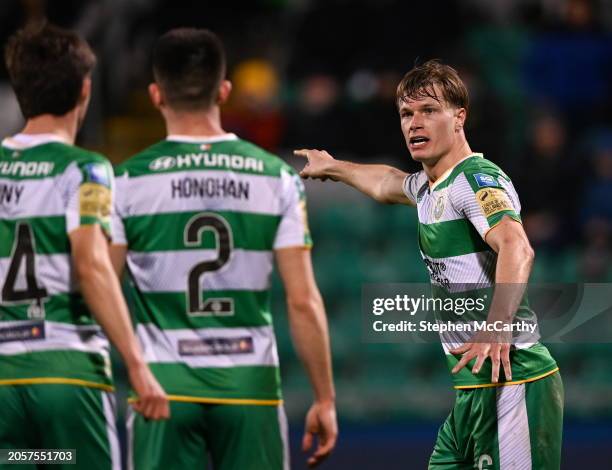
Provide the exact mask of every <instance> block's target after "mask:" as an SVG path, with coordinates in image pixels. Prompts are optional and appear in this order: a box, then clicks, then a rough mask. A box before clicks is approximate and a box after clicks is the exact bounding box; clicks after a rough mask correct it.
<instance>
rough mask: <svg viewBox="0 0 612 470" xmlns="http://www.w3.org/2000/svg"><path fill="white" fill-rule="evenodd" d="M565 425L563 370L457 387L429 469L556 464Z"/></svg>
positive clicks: (517, 469) (534, 468) (554, 467)
mask: <svg viewBox="0 0 612 470" xmlns="http://www.w3.org/2000/svg"><path fill="white" fill-rule="evenodd" d="M562 430H563V383H562V381H561V375H560V374H559V372H555V373H554V374H552V375H549V376H548V377H545V378H543V379H539V380H536V381H534V382H527V383H523V384H520V385H508V386H505V387H491V388H476V389H465V390H458V391H457V396H456V401H455V405H454V407H453V410H452V411H451V413H450V415H449V416H448V418H447V419H446V421H445V422H444V424H443V425H442V427H441V428H440V431H439V432H438V438H437V440H436V445H435V447H434V451H433V454H432V455H431V458H430V460H429V470H468V469H469V470H474V469H477V470H508V469H512V470H558V469H559V468H560V466H561V436H562Z"/></svg>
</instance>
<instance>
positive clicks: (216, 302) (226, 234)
mask: <svg viewBox="0 0 612 470" xmlns="http://www.w3.org/2000/svg"><path fill="white" fill-rule="evenodd" d="M205 230H210V231H211V232H213V234H214V235H215V240H216V245H217V253H218V256H217V259H214V260H211V261H202V262H201V263H198V264H196V265H194V266H193V267H192V268H191V270H190V271H189V275H188V278H187V313H188V314H189V315H202V316H204V315H206V316H208V315H216V316H227V315H233V314H234V299H232V298H211V299H206V300H205V301H202V297H201V294H200V278H201V277H202V276H203V275H204V274H205V273H207V272H213V271H218V270H219V269H221V268H222V267H223V266H225V264H227V262H228V261H229V259H230V256H231V253H232V250H233V249H234V240H233V235H232V228H231V227H230V225H229V224H228V223H227V221H226V220H225V219H224V218H223V217H221V216H220V215H217V214H213V213H206V212H205V213H202V214H198V215H196V216H194V217H192V218H191V219H190V220H189V222H187V225H186V226H185V245H186V246H198V245H200V244H201V243H202V232H203V231H205Z"/></svg>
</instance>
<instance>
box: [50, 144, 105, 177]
mask: <svg viewBox="0 0 612 470" xmlns="http://www.w3.org/2000/svg"><path fill="white" fill-rule="evenodd" d="M58 152H60V153H61V154H62V159H61V160H59V159H56V161H58V160H59V161H63V163H64V165H65V168H66V172H67V173H66V174H67V175H68V173H69V174H70V175H71V176H70V177H72V175H74V173H75V172H76V174H78V173H80V174H81V176H82V179H83V180H85V181H88V182H92V183H98V184H102V185H104V186H109V187H110V185H111V180H112V166H111V163H110V161H109V160H108V158H106V157H105V156H104V155H102V154H101V153H98V152H94V151H91V150H87V149H84V148H82V147H77V146H75V145H61V147H60V148H59V149H58Z"/></svg>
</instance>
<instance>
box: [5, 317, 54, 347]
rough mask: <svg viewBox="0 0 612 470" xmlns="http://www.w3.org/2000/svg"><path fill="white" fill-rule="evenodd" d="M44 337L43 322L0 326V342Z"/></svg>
mask: <svg viewBox="0 0 612 470" xmlns="http://www.w3.org/2000/svg"><path fill="white" fill-rule="evenodd" d="M36 339H45V323H44V322H36V323H28V324H25V325H14V326H7V327H3V328H0V343H6V342H9V341H26V340H36Z"/></svg>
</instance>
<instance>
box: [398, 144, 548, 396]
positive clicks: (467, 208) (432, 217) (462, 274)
mask: <svg viewBox="0 0 612 470" xmlns="http://www.w3.org/2000/svg"><path fill="white" fill-rule="evenodd" d="M404 192H405V194H406V196H407V197H408V198H409V199H410V200H411V201H412V202H413V203H414V204H415V205H416V207H417V212H418V218H419V248H420V251H421V256H422V258H423V261H424V262H425V264H426V266H427V270H428V272H429V275H430V278H431V282H432V285H433V288H434V291H435V292H450V293H452V294H451V295H455V294H456V295H461V296H465V297H478V296H479V295H483V293H485V294H486V293H487V292H488V293H490V292H491V288H492V287H493V285H494V283H495V268H496V264H497V254H496V253H495V252H494V251H493V249H492V248H491V247H490V246H489V245H487V243H486V242H485V241H484V240H485V237H486V234H487V232H488V231H489V230H491V229H492V228H493V227H495V226H496V225H497V224H498V223H499V222H500V221H501V220H502V218H503V217H504V216H508V217H511V218H512V219H514V220H516V221H518V222H521V218H520V210H521V207H520V202H519V198H518V195H517V194H516V191H515V189H514V186H513V185H512V182H511V180H510V178H509V177H508V176H507V175H506V174H505V173H504V172H503V171H502V170H501V169H500V168H499V167H498V166H497V165H495V164H494V163H492V162H490V161H489V160H486V159H484V158H483V156H482V154H472V155H470V156H468V157H466V158H465V159H463V160H461V161H460V162H459V163H457V164H456V165H455V166H454V167H453V168H451V169H449V170H448V171H447V172H445V174H443V175H442V176H441V177H440V178H439V179H438V180H437V181H436V182H435V183H434V184H432V185H430V184H429V181H428V178H427V175H426V174H425V172H424V171H419V172H418V173H413V174H411V175H409V176H407V177H406V179H405V181H404ZM488 302H490V298H489V300H488ZM488 302H487V303H488ZM451 315H452V314H451ZM516 316H517V317H518V318H520V319H522V320H524V321H525V322H530V323H533V324H537V319H536V317H535V314H534V313H533V311H532V310H530V309H529V305H528V302H527V299H526V297H525V298H524V299H523V301H522V302H521V306H520V307H519V310H518V312H517V314H516ZM438 318H439V319H440V317H439V316H438ZM447 319H448V318H447ZM485 319H486V317H484V316H483V318H474V320H485ZM472 334H473V333H472V332H444V333H441V334H440V336H441V340H442V346H443V348H444V351H445V353H446V358H447V363H448V366H449V369H452V368H453V367H454V365H455V364H456V363H457V361H458V360H459V359H460V356H454V355H452V354H450V353H449V349H452V348H453V347H456V346H459V345H460V344H463V343H464V342H466V341H467V340H469V338H470V337H471V335H472ZM537 340H538V336H537V335H535V336H534V335H520V334H519V335H515V336H514V337H513V350H512V351H511V361H512V378H513V381H512V382H511V383H513V384H514V383H521V382H524V381H530V380H535V379H537V378H540V377H543V376H546V375H548V374H550V373H552V372H554V371H556V370H557V365H556V363H555V361H554V359H553V358H552V357H551V355H550V353H549V352H548V350H547V349H546V348H545V347H544V346H543V345H541V344H540V343H539V342H538V341H537ZM490 378H491V368H490V361H487V362H485V366H483V367H482V369H481V371H480V373H479V374H477V375H474V374H472V372H471V368H467V367H466V368H463V369H462V370H461V371H460V372H459V373H457V374H455V375H453V381H454V384H455V388H473V387H486V386H493V384H490ZM509 383H510V382H506V384H509Z"/></svg>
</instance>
